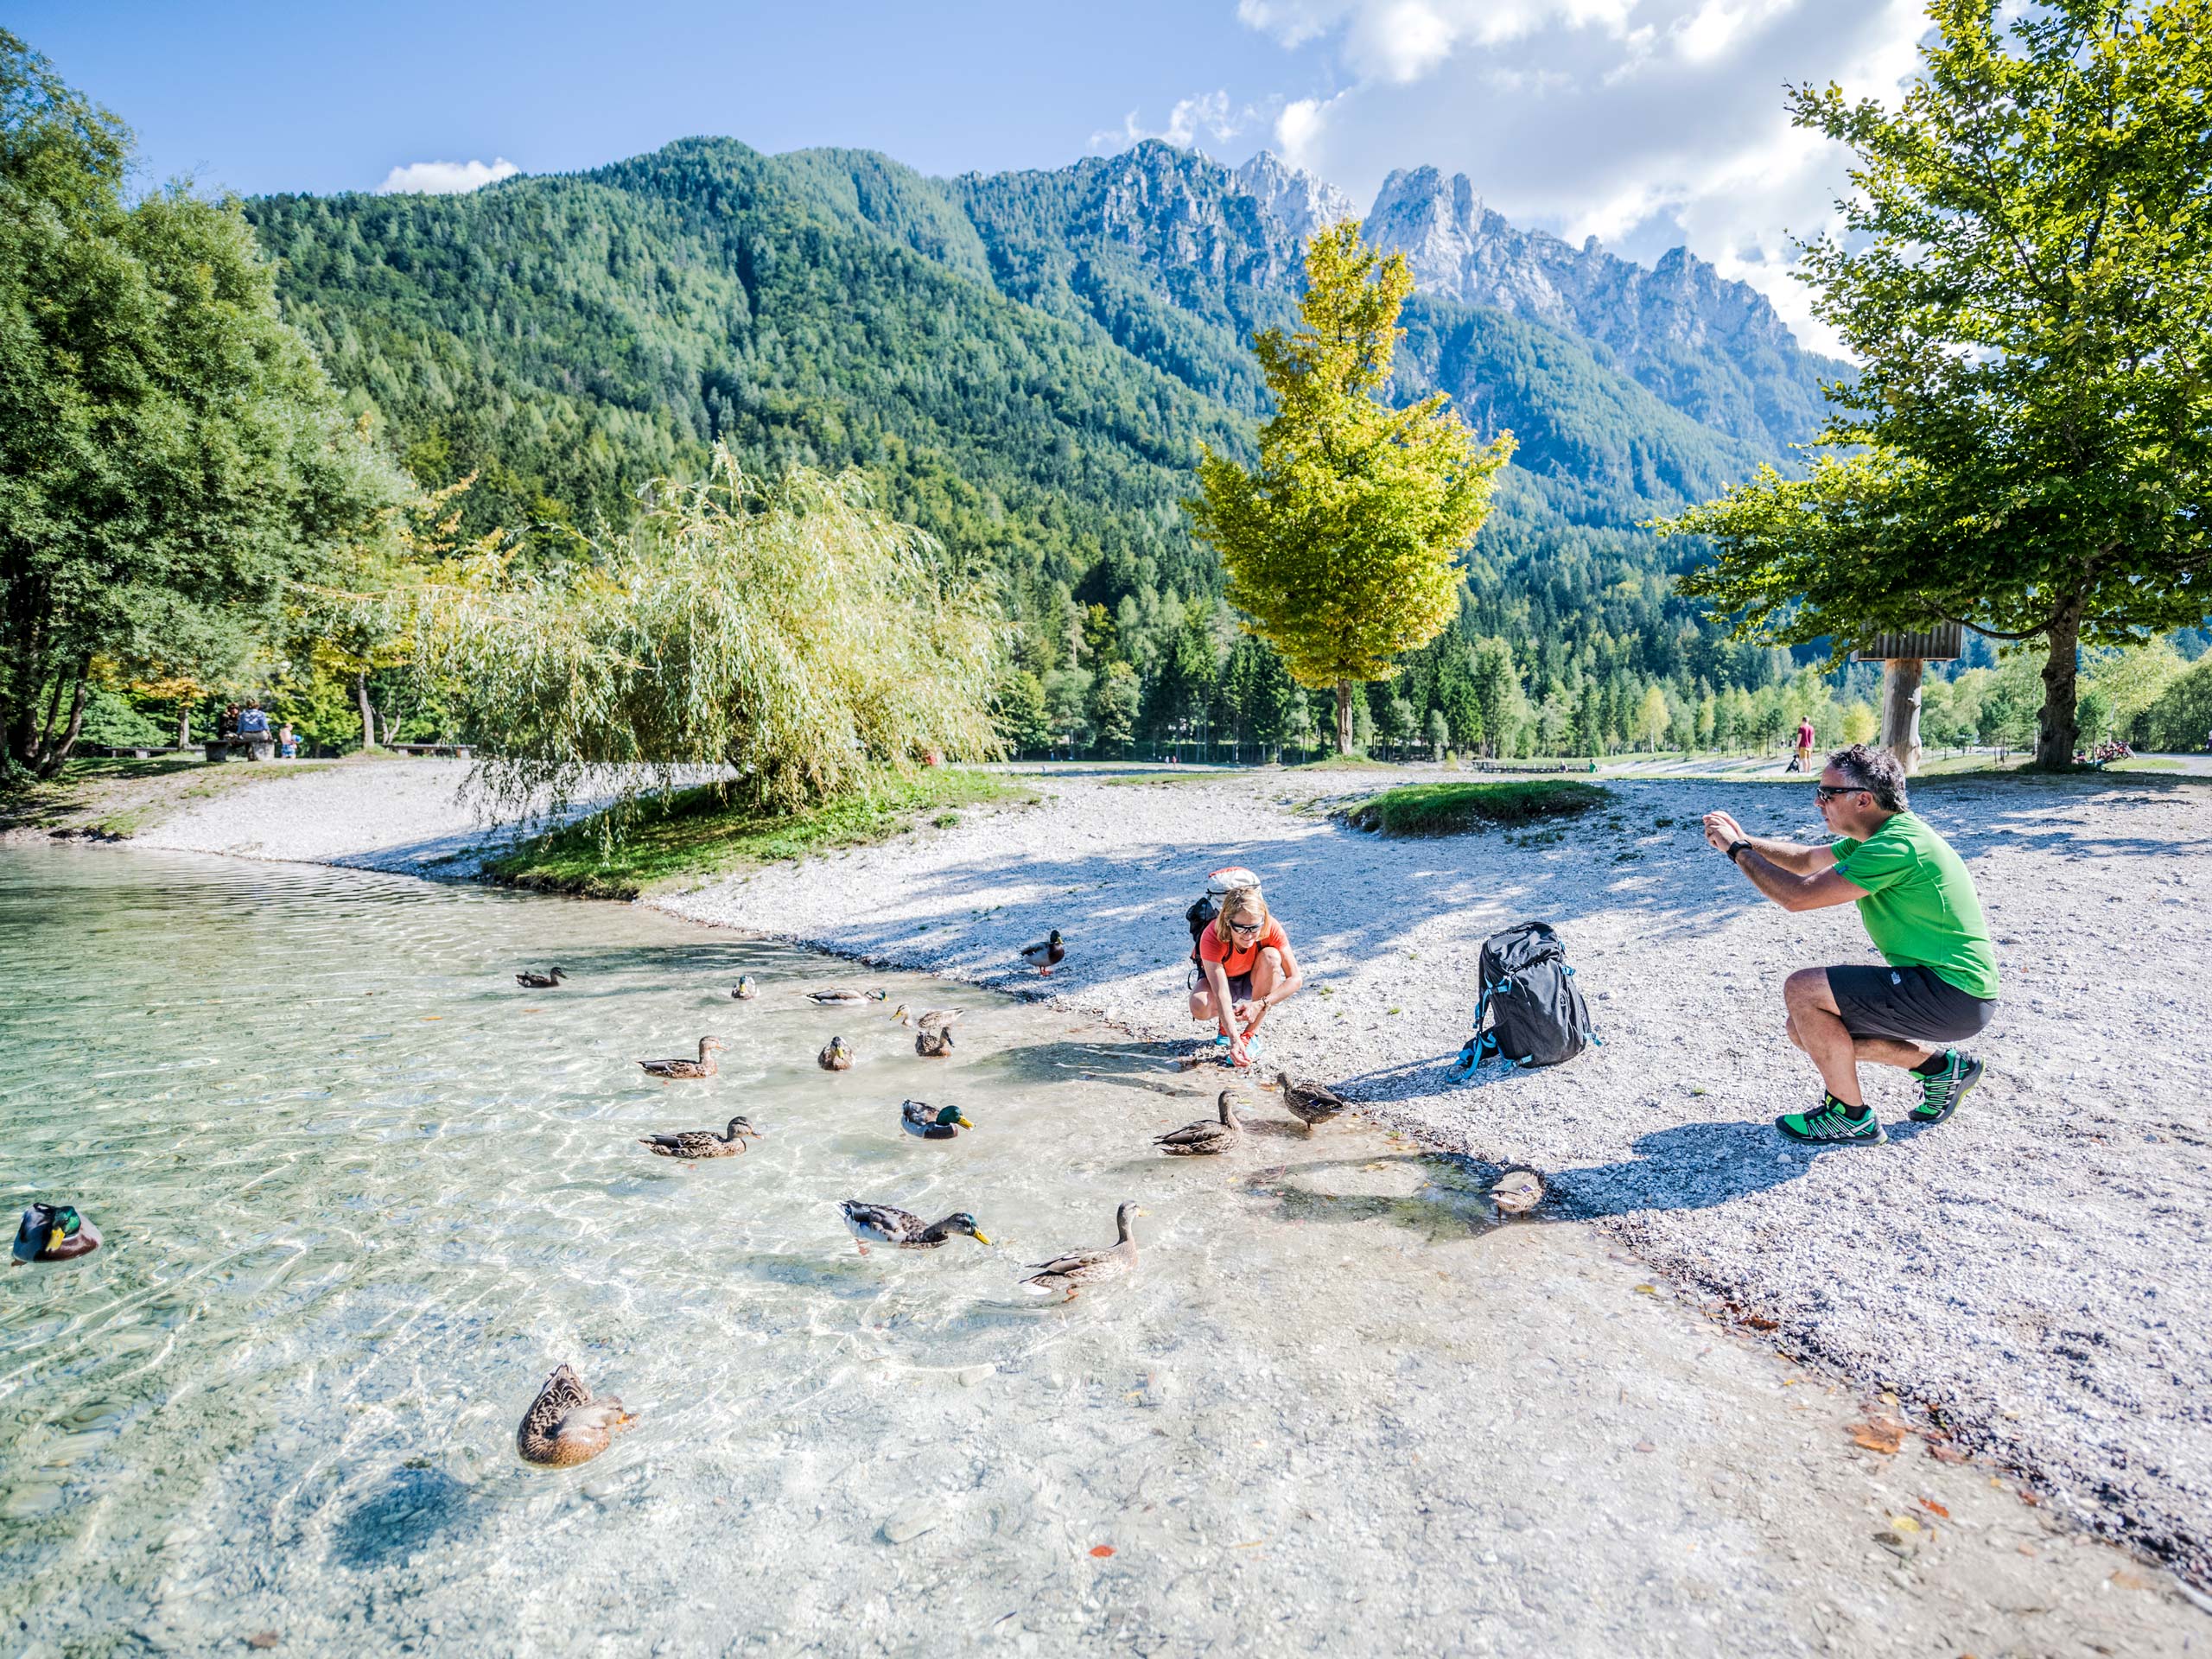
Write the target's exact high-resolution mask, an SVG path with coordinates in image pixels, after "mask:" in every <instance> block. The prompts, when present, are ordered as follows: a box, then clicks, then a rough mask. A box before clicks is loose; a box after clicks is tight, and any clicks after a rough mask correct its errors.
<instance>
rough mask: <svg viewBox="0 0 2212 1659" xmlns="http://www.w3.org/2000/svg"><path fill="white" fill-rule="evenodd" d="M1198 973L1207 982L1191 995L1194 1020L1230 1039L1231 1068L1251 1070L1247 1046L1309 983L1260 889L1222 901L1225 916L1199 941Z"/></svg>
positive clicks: (1232, 894)
mask: <svg viewBox="0 0 2212 1659" xmlns="http://www.w3.org/2000/svg"><path fill="white" fill-rule="evenodd" d="M1198 968H1199V971H1200V972H1201V973H1203V974H1204V975H1205V978H1204V980H1203V981H1202V982H1200V983H1199V984H1198V985H1197V986H1196V987H1195V988H1192V992H1191V1018H1192V1019H1193V1020H1212V1021H1213V1022H1214V1024H1215V1025H1216V1027H1217V1028H1218V1029H1219V1030H1220V1032H1221V1034H1222V1035H1223V1036H1224V1037H1226V1038H1228V1039H1229V1058H1230V1062H1231V1063H1232V1064H1234V1065H1248V1064H1249V1062H1250V1059H1251V1056H1250V1054H1249V1052H1247V1051H1246V1049H1245V1044H1246V1043H1247V1042H1249V1040H1250V1039H1251V1038H1252V1037H1253V1036H1254V1035H1255V1033H1257V1032H1258V1031H1259V1029H1260V1027H1261V1025H1262V1022H1263V1021H1264V1020H1266V1019H1267V1017H1268V1009H1269V1008H1272V1007H1274V1006H1275V1005H1276V1004H1277V1003H1280V1002H1282V1001H1287V1000H1288V999H1289V998H1291V997H1293V996H1295V995H1297V994H1298V990H1299V988H1300V986H1302V985H1303V984H1305V982H1306V979H1305V976H1303V975H1301V974H1300V972H1299V971H1298V958H1297V957H1295V956H1294V955H1292V954H1291V949H1290V938H1289V936H1288V935H1287V934H1286V933H1285V932H1284V931H1282V924H1281V922H1279V921H1277V920H1275V918H1274V917H1272V916H1270V915H1269V914H1268V903H1267V900H1266V899H1262V897H1261V896H1260V890H1259V888H1257V887H1236V888H1232V889H1231V890H1230V893H1228V895H1227V896H1226V897H1224V899H1222V901H1221V914H1220V915H1218V916H1217V917H1215V918H1214V919H1213V923H1212V925H1211V926H1210V927H1208V928H1207V929H1206V931H1205V932H1204V933H1202V934H1200V935H1199V936H1198Z"/></svg>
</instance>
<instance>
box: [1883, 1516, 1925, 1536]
mask: <svg viewBox="0 0 2212 1659" xmlns="http://www.w3.org/2000/svg"><path fill="white" fill-rule="evenodd" d="M1890 1530H1891V1532H1918V1531H1919V1530H1920V1522H1917V1521H1916V1520H1914V1519H1913V1518H1912V1517H1911V1516H1909V1515H1893V1516H1891V1517H1890Z"/></svg>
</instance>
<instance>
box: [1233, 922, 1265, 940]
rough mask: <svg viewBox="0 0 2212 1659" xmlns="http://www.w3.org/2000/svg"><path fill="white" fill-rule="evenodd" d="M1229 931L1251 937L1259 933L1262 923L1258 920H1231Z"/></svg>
mask: <svg viewBox="0 0 2212 1659" xmlns="http://www.w3.org/2000/svg"><path fill="white" fill-rule="evenodd" d="M1229 931H1230V932H1232V933H1242V934H1243V935H1244V936H1245V937H1246V938H1250V937H1251V936H1252V935H1253V934H1255V933H1257V932H1258V931H1260V924H1259V923H1257V922H1231V923H1230V925H1229Z"/></svg>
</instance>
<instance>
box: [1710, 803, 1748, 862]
mask: <svg viewBox="0 0 2212 1659" xmlns="http://www.w3.org/2000/svg"><path fill="white" fill-rule="evenodd" d="M1705 838H1706V839H1707V841H1709V842H1712V843H1713V851H1715V852H1718V853H1725V852H1726V851H1727V850H1728V849H1730V848H1731V847H1733V846H1734V845H1735V844H1736V843H1737V842H1739V841H1749V840H1750V839H1751V837H1750V836H1746V835H1745V833H1744V826H1743V825H1742V824H1740V823H1737V822H1736V820H1735V819H1734V818H1733V817H1730V816H1729V815H1728V814H1727V813H1726V812H1708V813H1707V814H1706V815H1705Z"/></svg>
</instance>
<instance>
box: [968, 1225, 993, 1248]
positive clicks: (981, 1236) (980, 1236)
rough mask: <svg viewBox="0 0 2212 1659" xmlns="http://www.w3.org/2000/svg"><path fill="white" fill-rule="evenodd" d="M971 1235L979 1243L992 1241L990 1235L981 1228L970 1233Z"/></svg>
mask: <svg viewBox="0 0 2212 1659" xmlns="http://www.w3.org/2000/svg"><path fill="white" fill-rule="evenodd" d="M969 1237H970V1238H972V1239H974V1240H975V1241H976V1243H978V1244H988V1243H990V1242H991V1236H990V1235H989V1234H988V1233H986V1232H984V1231H983V1230H982V1229H981V1228H978V1229H977V1230H976V1231H975V1232H973V1233H970V1234H969Z"/></svg>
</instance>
